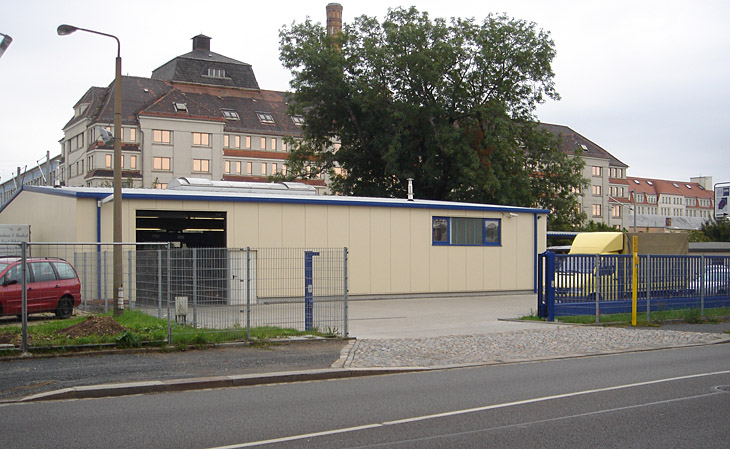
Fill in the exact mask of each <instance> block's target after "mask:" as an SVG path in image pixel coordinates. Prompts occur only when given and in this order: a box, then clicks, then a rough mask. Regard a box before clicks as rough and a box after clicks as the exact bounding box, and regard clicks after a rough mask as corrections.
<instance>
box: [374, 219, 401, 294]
mask: <svg viewBox="0 0 730 449" xmlns="http://www.w3.org/2000/svg"><path fill="white" fill-rule="evenodd" d="M391 212H395V213H397V212H396V211H393V210H391V209H390V208H385V207H372V208H370V277H371V280H370V282H371V289H372V290H371V293H391V288H390V279H391V274H392V273H391V264H392V260H391V254H392V253H391V235H390V230H391V229H392V228H393V227H394V226H396V225H395V224H394V223H393V222H392V219H391Z"/></svg>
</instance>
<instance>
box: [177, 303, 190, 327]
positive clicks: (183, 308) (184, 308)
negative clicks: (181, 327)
mask: <svg viewBox="0 0 730 449" xmlns="http://www.w3.org/2000/svg"><path fill="white" fill-rule="evenodd" d="M187 320H188V297H187V296H175V323H177V324H187Z"/></svg>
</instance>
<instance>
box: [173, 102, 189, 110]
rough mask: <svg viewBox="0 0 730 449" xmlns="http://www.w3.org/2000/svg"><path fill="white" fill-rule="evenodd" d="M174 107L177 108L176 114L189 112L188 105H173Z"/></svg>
mask: <svg viewBox="0 0 730 449" xmlns="http://www.w3.org/2000/svg"><path fill="white" fill-rule="evenodd" d="M172 105H173V106H174V107H175V112H188V104H187V103H173V104H172Z"/></svg>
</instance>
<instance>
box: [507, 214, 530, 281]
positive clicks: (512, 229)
mask: <svg viewBox="0 0 730 449" xmlns="http://www.w3.org/2000/svg"><path fill="white" fill-rule="evenodd" d="M518 220H519V218H517V217H515V218H509V217H504V218H502V251H501V257H500V259H501V261H500V262H501V263H500V268H501V280H500V288H502V289H509V290H513V289H515V288H516V285H517V278H518V277H520V276H522V277H524V276H525V275H526V272H525V271H523V270H524V265H522V264H525V263H527V262H528V261H525V260H521V259H520V257H519V255H518V250H517V240H518V234H517V222H518ZM525 238H526V237H524V238H523V240H524V239H525ZM518 264H520V265H518Z"/></svg>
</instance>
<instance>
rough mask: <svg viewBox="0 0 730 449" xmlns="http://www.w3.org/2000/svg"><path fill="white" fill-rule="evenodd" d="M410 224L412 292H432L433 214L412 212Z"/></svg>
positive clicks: (416, 210)
mask: <svg viewBox="0 0 730 449" xmlns="http://www.w3.org/2000/svg"><path fill="white" fill-rule="evenodd" d="M410 215H411V222H410V239H409V240H410V264H409V270H410V282H411V285H410V290H408V291H411V292H419V293H420V292H428V291H431V275H430V274H431V273H430V256H431V214H430V211H428V210H420V209H413V210H411V213H410Z"/></svg>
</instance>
